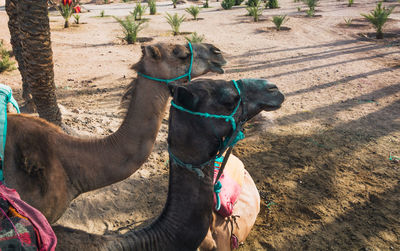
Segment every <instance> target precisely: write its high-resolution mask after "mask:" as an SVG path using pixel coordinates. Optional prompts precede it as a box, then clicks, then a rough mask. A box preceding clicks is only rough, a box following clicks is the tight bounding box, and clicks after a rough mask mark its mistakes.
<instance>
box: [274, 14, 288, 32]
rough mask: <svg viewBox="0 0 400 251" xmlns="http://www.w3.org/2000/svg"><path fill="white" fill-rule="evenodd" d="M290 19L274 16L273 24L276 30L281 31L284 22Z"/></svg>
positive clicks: (284, 16)
mask: <svg viewBox="0 0 400 251" xmlns="http://www.w3.org/2000/svg"><path fill="white" fill-rule="evenodd" d="M287 20H288V18H286V15H282V16H274V17H273V18H272V22H273V23H274V24H275V27H276V30H277V31H279V30H280V29H281V26H282V24H283V23H284V22H286V21H287Z"/></svg>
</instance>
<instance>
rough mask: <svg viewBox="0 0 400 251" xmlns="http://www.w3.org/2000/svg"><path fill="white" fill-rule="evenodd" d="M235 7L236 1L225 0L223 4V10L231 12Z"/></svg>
mask: <svg viewBox="0 0 400 251" xmlns="http://www.w3.org/2000/svg"><path fill="white" fill-rule="evenodd" d="M234 5H235V0H223V1H222V2H221V6H222V8H224V9H225V10H229V9H232V7H233V6H234Z"/></svg>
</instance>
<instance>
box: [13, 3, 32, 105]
mask: <svg viewBox="0 0 400 251" xmlns="http://www.w3.org/2000/svg"><path fill="white" fill-rule="evenodd" d="M17 5H18V0H7V1H6V11H7V14H8V17H9V21H8V28H9V30H10V35H11V45H12V48H13V53H14V55H15V59H16V60H17V62H18V69H19V72H20V74H21V78H22V98H23V99H24V100H25V105H24V107H23V108H22V109H23V110H24V111H25V112H28V113H32V112H36V106H35V104H34V103H33V100H32V95H31V91H30V89H29V85H28V81H27V80H26V76H25V75H26V72H25V66H24V61H23V59H22V48H21V37H20V36H21V33H20V31H19V24H18V16H17Z"/></svg>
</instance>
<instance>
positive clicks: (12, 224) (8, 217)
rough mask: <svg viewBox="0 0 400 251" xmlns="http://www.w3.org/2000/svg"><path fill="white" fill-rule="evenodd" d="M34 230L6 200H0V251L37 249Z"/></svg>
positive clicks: (30, 250)
mask: <svg viewBox="0 0 400 251" xmlns="http://www.w3.org/2000/svg"><path fill="white" fill-rule="evenodd" d="M37 246H38V243H37V238H36V232H35V228H34V227H33V225H32V224H31V222H30V221H29V220H28V219H27V218H26V217H24V216H22V215H20V214H19V213H18V212H17V211H16V210H15V208H14V207H12V206H11V204H10V203H8V201H7V200H5V199H3V198H0V250H2V251H3V250H26V251H33V250H38V249H37Z"/></svg>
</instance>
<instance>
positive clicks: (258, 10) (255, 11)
mask: <svg viewBox="0 0 400 251" xmlns="http://www.w3.org/2000/svg"><path fill="white" fill-rule="evenodd" d="M246 10H247V11H248V12H249V16H252V17H253V20H254V22H258V19H259V17H260V16H261V15H262V11H263V7H262V6H261V4H260V2H258V3H257V5H256V6H249V7H247V8H246Z"/></svg>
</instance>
